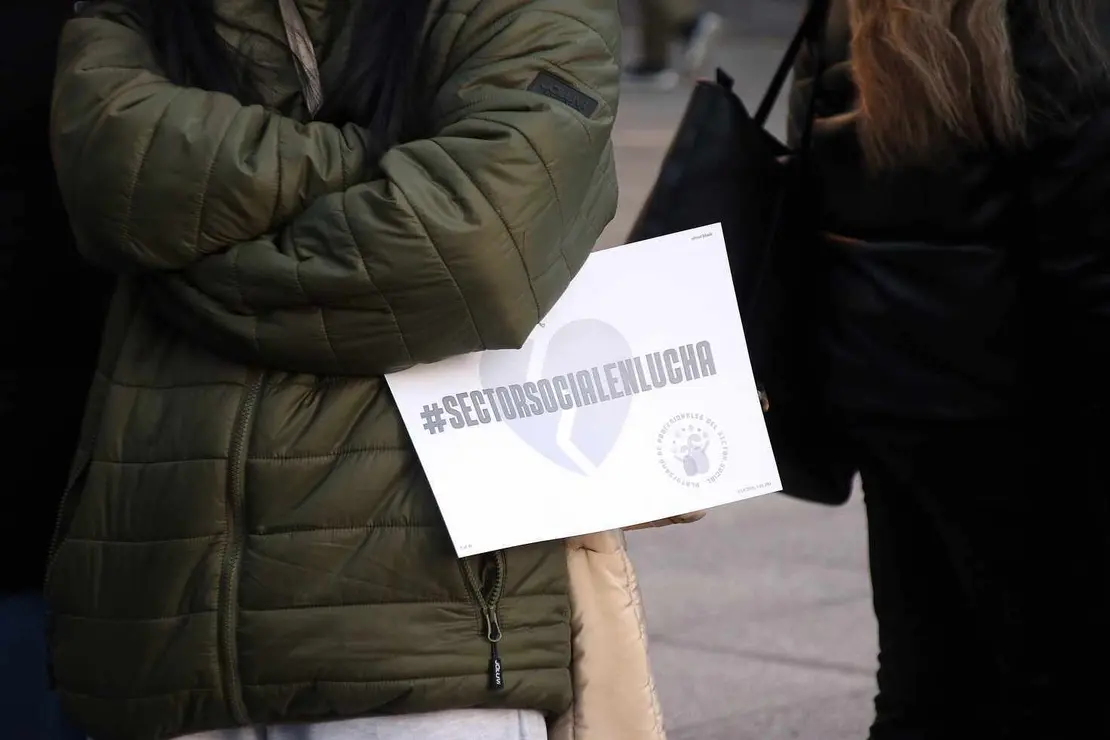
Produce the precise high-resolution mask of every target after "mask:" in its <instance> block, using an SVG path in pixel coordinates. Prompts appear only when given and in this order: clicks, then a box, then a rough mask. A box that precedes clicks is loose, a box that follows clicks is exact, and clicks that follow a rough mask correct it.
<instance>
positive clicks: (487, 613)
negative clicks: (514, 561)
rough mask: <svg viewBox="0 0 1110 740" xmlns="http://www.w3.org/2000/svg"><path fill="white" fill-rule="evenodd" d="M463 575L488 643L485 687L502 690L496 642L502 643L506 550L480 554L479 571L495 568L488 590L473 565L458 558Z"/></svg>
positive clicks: (499, 660) (503, 682)
mask: <svg viewBox="0 0 1110 740" xmlns="http://www.w3.org/2000/svg"><path fill="white" fill-rule="evenodd" d="M459 562H460V564H461V567H462V571H463V575H465V576H466V581H467V585H468V586H469V591H470V592H471V595H472V596H473V597H474V599H475V601H476V602H477V604H478V609H479V611H480V612H481V616H482V622H481V624H482V633H483V635H484V637H485V638H486V642H488V643H489V666H488V670H487V674H486V678H487V686H488V688H489V690H490V691H502V690H504V688H505V674H504V671H503V669H502V665H501V654H500V651H499V650H498V647H497V646H498V644H499V643H500V642H501V638H502V636H503V633H502V631H501V620H500V618H499V617H498V614H497V610H498V608H499V607H500V605H501V594H502V592H503V591H504V590H505V553H504V552H503V551H501V550H498V551H497V552H494V553H490V554H488V555H484V556H482V557H481V559H480V562H481V563H482V573H483V575H484V574H485V571H486V566H492V567H493V569H494V577H493V583H491V584H490V586H489V588H488V589H487V588H486V586H485V583H484V582H483V579H481V578H479V577H478V575H477V573H475V572H474V566H473V565H471V562H470V561H469V560H461V561H459Z"/></svg>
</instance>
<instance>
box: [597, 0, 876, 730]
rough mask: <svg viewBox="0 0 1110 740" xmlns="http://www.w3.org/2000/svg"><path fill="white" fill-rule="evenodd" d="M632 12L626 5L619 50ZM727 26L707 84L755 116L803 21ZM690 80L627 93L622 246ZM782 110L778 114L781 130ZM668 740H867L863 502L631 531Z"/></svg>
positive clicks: (760, 503)
mask: <svg viewBox="0 0 1110 740" xmlns="http://www.w3.org/2000/svg"><path fill="white" fill-rule="evenodd" d="M637 6H638V3H637V2H635V0H622V2H621V10H622V17H623V20H624V24H625V27H626V36H625V54H626V57H627V58H628V59H634V58H635V57H636V55H637V51H638V34H637V26H638V24H639V12H638V7H637ZM703 7H704V9H705V10H712V11H714V12H717V13H719V14H720V15H721V16H722V17H723V18H724V20H725V25H724V27H723V30H722V32H721V34H720V35H719V36H718V38H717V43H716V45H715V47H714V48H713V49H712V50H711V51H710V56H709V59H708V60H707V62H706V65H705V68H704V72H703V74H704V73H709V72H711V71H712V69H713V68H714V67H715V66H720V67H723V68H724V69H725V70H726V71H727V72H729V74H731V75H732V76H733V77H735V78H736V86H737V92H738V93H739V95H740V96H741V97H742V98H743V99H744V101H745V102H746V103H748V104H749V107H754V103H755V101H757V100H758V99H759V97H760V95H761V94H762V92H763V89H764V87H765V86H766V84H767V82H768V81H769V79H770V76H771V74H772V72H773V70H774V67H775V65H776V64H777V62H778V60H779V58H780V57H781V54H782V52H783V50H784V49H785V46H786V43H787V41H788V38H789V36H790V34H791V33H792V32H793V30H794V28H795V26H796V24H797V22H798V20H799V19H800V17H801V13H802V12H803V1H802V0H704V5H703ZM689 93H690V83H689V82H688V81H685V82H683V84H681V85H679V87H678V88H676V89H674V90H672V91H669V92H643V91H639V90H637V89H629V90H627V91H626V92H625V93H624V96H623V98H622V101H621V110H620V116H619V118H618V122H617V131H616V133H615V141H616V145H617V157H618V159H617V166H618V169H619V174H620V182H621V205H620V209H619V212H618V214H617V218H616V219H615V220H614V222H613V223H612V225H611V226H610V227H609V229H608V231H607V232H606V233H605V235H604V236H603V237H602V241H601V244H600V245H599V246H601V247H608V246H614V245H617V244H621V243H623V242H624V241H625V239H626V236H627V234H628V230H629V228H630V227H631V225H632V221H633V220H634V218H635V216H636V213H637V211H638V210H639V207H640V205H641V203H642V202H643V200H644V198H645V197H646V196H647V193H648V190H649V189H650V187H651V184H652V182H653V181H654V179H655V176H656V173H657V171H658V168H659V163H660V161H661V160H662V158H663V154H664V152H665V151H666V147H667V145H668V144H669V142H670V138H671V135H672V134H673V131H674V128H675V126H676V125H677V123H678V121H679V119H680V117H681V116H682V111H683V108H684V106H685V104H686V99H687V97H688V96H689ZM784 116H785V113H784V110H783V107H782V106H781V105H780V106H779V108H778V110H777V111H776V113H775V114H774V115H773V116H772V128H773V130H774V131H775V132H776V133H779V134H781V131H782V127H783V125H784ZM628 539H629V544H630V546H631V549H632V555H633V559H634V561H635V563H636V566H637V568H638V571H639V576H640V581H641V586H642V588H643V592H644V601H645V607H646V609H647V616H648V630H649V637H650V640H651V651H652V660H653V665H654V669H655V672H656V681H657V683H658V688H659V691H660V694H661V697H662V701H663V711H664V715H665V716H666V719H667V726H668V737H669V739H670V740H788V739H789V740H793V739H795V738H802V739H804V740H861V739H862V738H864V737H866V735H867V726H868V723H869V721H870V716H871V701H872V697H873V694H874V670H875V659H876V651H877V647H876V637H875V623H874V617H873V615H872V611H871V600H870V587H869V584H868V576H867V541H866V532H865V528H864V520H863V508H862V505H861V501H860V499H859V496H858V494H857V496H856V497H855V498H854V499H853V500H852V502H850V503H849V504H848V505H847V506H845V507H842V508H839V509H826V508H823V507H819V506H816V505H813V504H803V503H798V502H795V501H792V500H789V499H786V498H784V497H782V496H765V497H762V498H760V499H756V500H752V501H747V502H743V503H739V504H734V505H732V506H727V507H723V508H720V509H716V510H714V511H712V512H710V514H709V516H708V517H707V518H706V519H704V520H703V521H701V522H699V523H697V524H692V525H684V526H675V527H667V528H665V529H662V530H648V531H643V532H635V533H631V534H629V536H628Z"/></svg>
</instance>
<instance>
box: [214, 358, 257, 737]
mask: <svg viewBox="0 0 1110 740" xmlns="http://www.w3.org/2000/svg"><path fill="white" fill-rule="evenodd" d="M264 380H265V376H264V374H263V373H262V372H259V371H252V372H251V375H250V376H249V378H248V382H249V384H248V386H247V390H246V393H245V395H244V396H243V400H242V403H241V404H240V406H239V415H238V418H237V419H236V420H235V433H234V436H233V437H232V440H231V450H230V454H229V455H228V460H227V468H228V486H227V498H228V506H227V538H226V539H225V541H224V549H223V567H222V568H221V569H220V574H221V577H220V613H219V634H220V636H221V638H222V639H221V640H220V657H221V660H222V662H223V676H224V693H225V694H226V696H227V703H228V707H229V708H230V710H231V714H232V717H233V718H234V719H235V721H236V722H237V723H239V724H240V725H243V726H247V725H250V724H251V722H250V717H249V715H248V712H247V706H246V703H245V702H244V701H243V687H242V684H241V682H240V677H239V649H238V645H237V640H236V631H237V628H238V624H237V623H236V618H235V616H236V610H237V607H238V601H239V599H238V595H239V594H238V592H239V561H240V560H241V559H242V557H243V541H244V539H245V532H244V530H245V527H244V523H243V486H244V483H245V478H246V468H247V441H248V439H249V438H250V431H251V424H252V423H253V421H254V409H255V405H256V404H257V402H258V396H259V395H260V394H261V392H262V385H263V382H264Z"/></svg>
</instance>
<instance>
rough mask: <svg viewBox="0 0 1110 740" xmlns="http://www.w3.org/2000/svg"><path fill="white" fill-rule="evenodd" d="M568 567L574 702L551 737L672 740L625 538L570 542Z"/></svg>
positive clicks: (620, 535) (561, 739) (597, 537)
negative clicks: (668, 737)
mask: <svg viewBox="0 0 1110 740" xmlns="http://www.w3.org/2000/svg"><path fill="white" fill-rule="evenodd" d="M680 521H684V520H680ZM567 565H568V568H569V571H570V601H571V629H572V638H573V643H574V644H573V656H574V657H573V662H574V665H573V673H574V676H573V677H574V705H573V707H572V708H571V709H570V711H568V712H567V713H566V714H564V715H563V716H562V717H560V718H559V719H558V721H557V722H555V724H554V725H552V727H551V730H550V740H666V734H665V732H664V730H663V713H662V710H661V709H660V706H659V699H658V696H657V695H656V692H655V682H654V680H653V678H652V674H651V665H650V663H649V660H648V650H647V628H646V626H645V623H644V612H643V605H642V603H641V601H640V589H639V586H638V585H637V583H636V574H635V572H634V571H633V568H632V563H631V561H630V560H629V559H628V553H627V551H626V550H625V542H624V535H623V533H621V532H604V533H601V534H592V535H586V536H585V537H575V538H573V539H571V540H568V541H567Z"/></svg>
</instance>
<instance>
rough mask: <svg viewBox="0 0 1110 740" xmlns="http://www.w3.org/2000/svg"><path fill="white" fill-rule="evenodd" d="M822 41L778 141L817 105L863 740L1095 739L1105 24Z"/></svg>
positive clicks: (944, 16)
mask: <svg viewBox="0 0 1110 740" xmlns="http://www.w3.org/2000/svg"><path fill="white" fill-rule="evenodd" d="M825 30H826V33H825V35H824V38H823V40H822V42H821V44H820V45H819V48H817V49H811V50H810V53H809V54H807V55H805V56H804V57H803V58H802V60H801V61H800V62H799V66H798V69H797V73H798V74H797V81H796V85H795V91H794V96H793V100H792V111H791V112H792V120H791V130H792V133H793V135H794V137H795V138H797V134H798V131H799V130H800V128H801V125H802V123H803V115H804V101H805V100H806V98H807V93H808V92H809V91H810V90H811V89H812V87H811V86H812V85H814V84H817V85H818V87H817V96H816V105H815V110H816V120H815V122H814V136H813V141H812V149H811V150H810V152H809V158H808V160H807V161H808V165H807V166H808V168H809V169H808V181H809V183H810V185H811V186H812V193H813V195H814V196H815V197H814V201H813V202H814V206H813V207H814V218H815V220H816V225H817V227H818V228H819V230H820V233H821V235H822V236H821V239H820V240H819V249H818V250H817V251H816V254H815V257H814V262H815V264H820V265H821V267H822V269H825V270H826V271H827V272H826V275H827V282H826V285H827V288H828V291H827V295H825V296H823V297H822V298H823V299H825V300H827V305H826V306H825V308H826V310H825V311H823V312H822V314H821V315H822V320H821V332H820V346H821V348H822V353H821V355H822V357H823V358H824V361H825V363H827V364H826V367H825V368H824V370H825V373H824V375H823V377H825V378H826V379H827V384H826V386H825V389H824V390H825V398H826V399H827V402H828V405H829V407H830V409H832V410H833V411H834V412H835V414H836V415H837V416H838V417H839V418H840V419H841V420H842V421H843V429H844V430H845V431H844V435H845V438H846V439H847V440H848V442H849V448H850V449H851V450H852V452H853V454H854V455H855V457H854V460H853V463H854V464H855V465H856V467H857V469H858V470H859V471H860V474H861V478H862V482H863V488H864V492H865V495H864V499H865V504H866V508H867V516H868V526H869V549H870V558H871V577H872V585H873V589H874V603H875V611H876V614H877V616H878V621H879V646H880V655H879V673H878V684H879V693H878V697H877V699H876V717H875V721H874V724H873V727H872V730H871V735H870V736H871V738H872V740H890V739H894V740H909V739H911V738H913V739H927V740H933V739H936V740H953V739H954V738H964V737H973V738H976V739H977V740H985V739H988V738H1030V739H1032V738H1037V739H1038V740H1047V739H1049V738H1070V737H1110V725H1108V724H1107V723H1108V719H1107V713H1106V712H1105V711H1103V710H1101V709H1098V707H1100V706H1101V700H1102V698H1103V696H1104V695H1105V691H1106V689H1107V687H1108V682H1107V679H1106V678H1105V673H1104V670H1103V667H1104V666H1105V665H1106V662H1107V660H1108V659H1110V649H1108V645H1110V641H1108V638H1107V633H1108V629H1107V627H1108V625H1110V609H1108V598H1107V592H1108V591H1110V474H1108V472H1107V469H1106V467H1105V465H1104V463H1103V459H1102V458H1103V457H1104V456H1105V451H1106V450H1107V449H1110V445H1108V444H1107V443H1108V441H1110V440H1108V434H1107V431H1106V424H1105V422H1104V421H1103V420H1104V419H1105V418H1106V411H1107V408H1108V406H1110V392H1108V391H1107V384H1106V382H1105V378H1106V377H1108V373H1110V212H1108V211H1107V210H1106V208H1105V206H1106V204H1107V203H1108V202H1110V74H1108V72H1110V46H1108V44H1110V4H1107V3H1101V2H1097V0H1011V1H1010V2H1006V1H1005V0H917V1H916V2H913V3H909V2H905V1H904V0H902V1H899V0H835V2H834V3H833V6H832V10H831V12H830V16H829V19H828V23H827V26H826V29H825ZM1092 667H1093V668H1094V669H1095V670H1094V671H1091V670H1090V668H1092Z"/></svg>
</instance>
